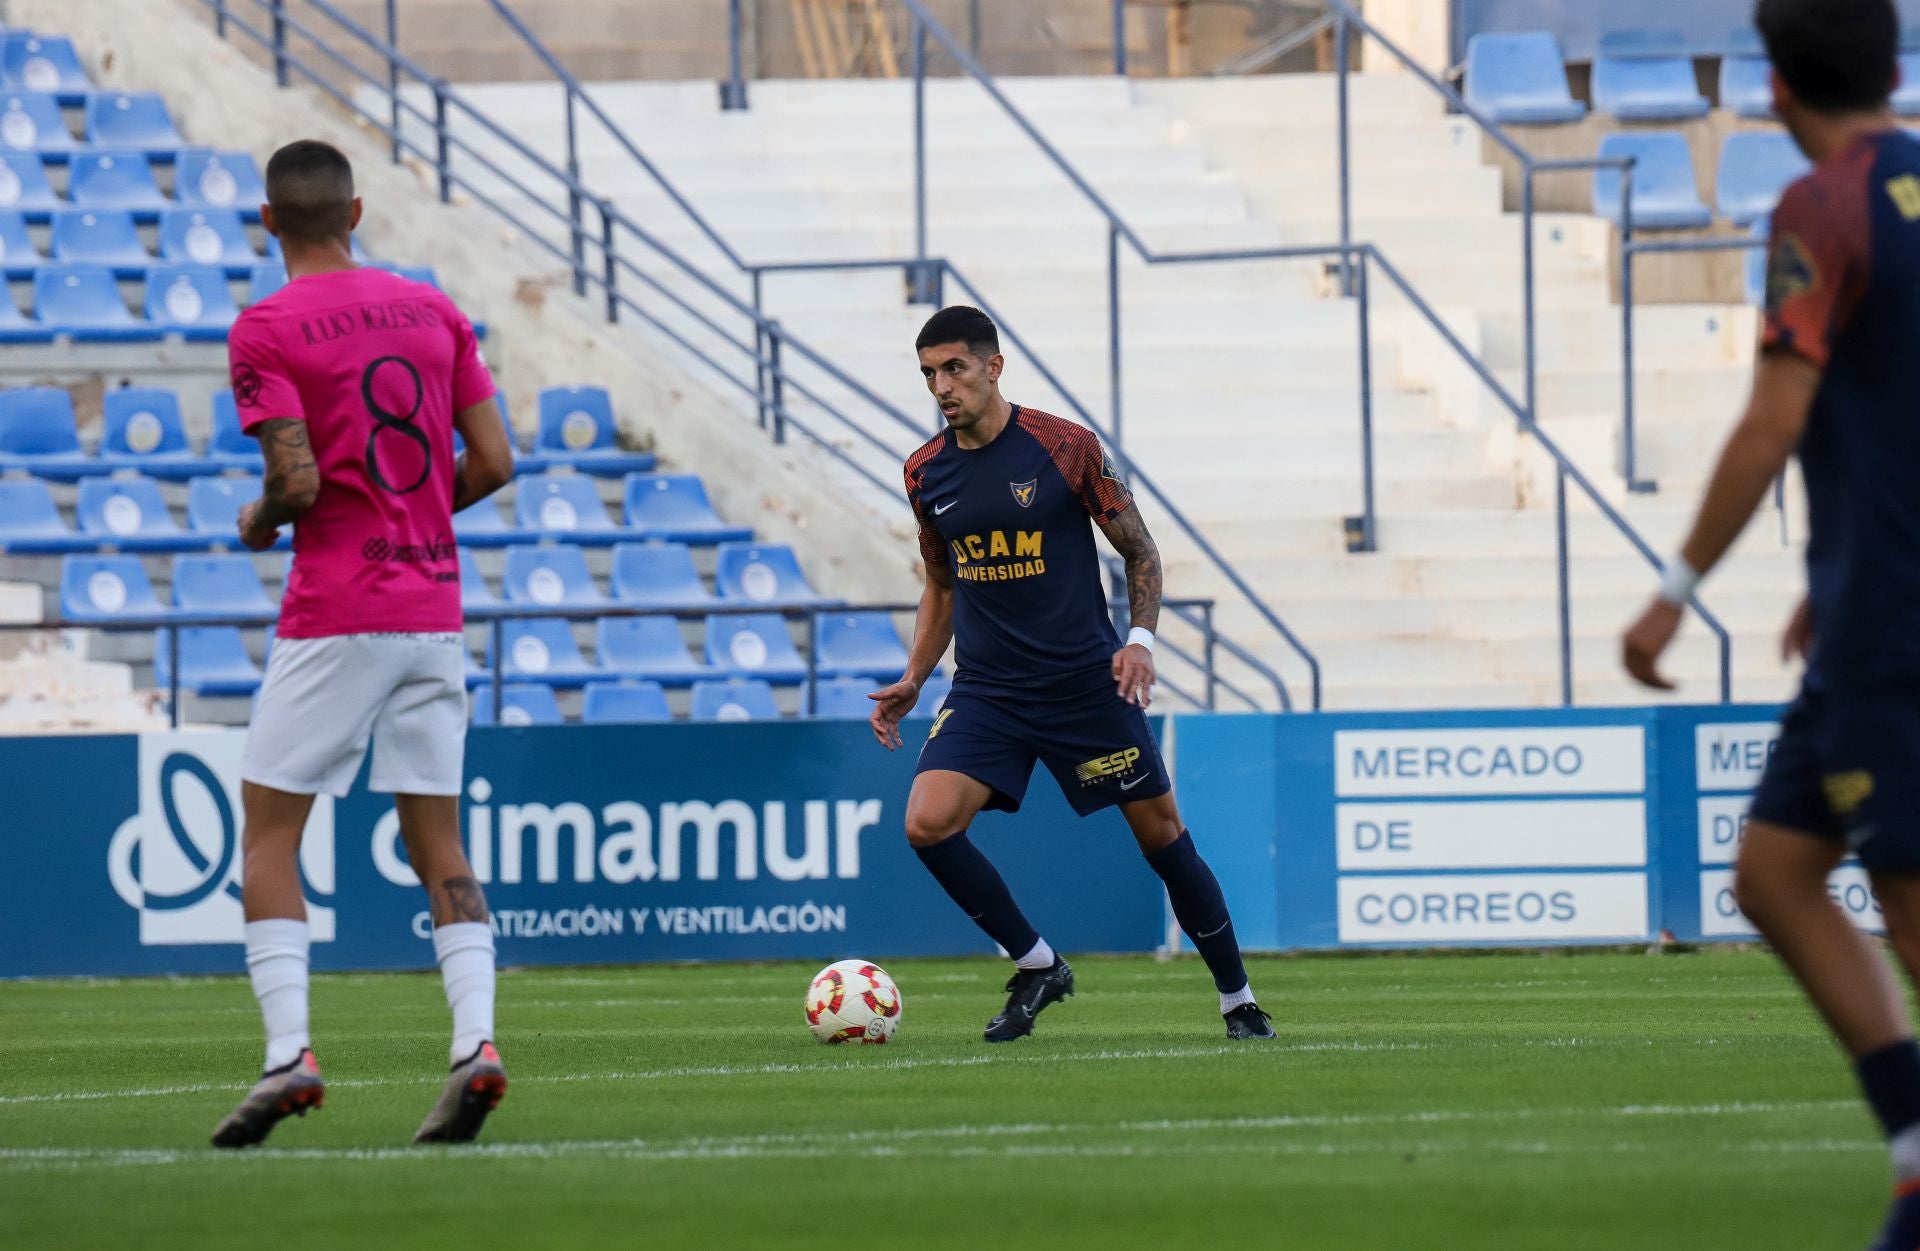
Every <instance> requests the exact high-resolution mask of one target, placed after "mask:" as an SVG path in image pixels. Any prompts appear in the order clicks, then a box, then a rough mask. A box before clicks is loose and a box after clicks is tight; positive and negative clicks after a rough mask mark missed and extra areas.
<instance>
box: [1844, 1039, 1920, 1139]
mask: <svg viewBox="0 0 1920 1251" xmlns="http://www.w3.org/2000/svg"><path fill="white" fill-rule="evenodd" d="M1854 1071H1855V1072H1857V1073H1858V1074H1859V1075H1860V1089H1861V1090H1862V1091H1863V1092H1865V1094H1866V1096H1867V1103H1868V1104H1869V1105H1870V1106H1871V1107H1872V1108H1873V1114H1874V1115H1875V1116H1877V1117H1879V1118H1880V1128H1882V1129H1883V1130H1885V1131H1886V1134H1887V1137H1889V1138H1892V1137H1894V1136H1895V1135H1897V1134H1899V1133H1900V1132H1901V1131H1902V1130H1907V1129H1911V1128H1913V1126H1915V1125H1920V1045H1916V1044H1915V1043H1914V1041H1913V1039H1911V1038H1908V1039H1903V1040H1902V1041H1900V1042H1897V1043H1894V1044H1892V1045H1891V1046H1887V1047H1882V1048H1880V1050H1878V1051H1874V1052H1869V1053H1868V1054H1866V1055H1863V1056H1861V1057H1860V1058H1859V1059H1858V1060H1856V1061H1854Z"/></svg>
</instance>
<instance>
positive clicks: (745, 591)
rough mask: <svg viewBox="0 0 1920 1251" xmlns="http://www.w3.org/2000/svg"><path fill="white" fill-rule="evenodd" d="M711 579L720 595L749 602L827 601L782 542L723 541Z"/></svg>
mask: <svg viewBox="0 0 1920 1251" xmlns="http://www.w3.org/2000/svg"><path fill="white" fill-rule="evenodd" d="M713 582H714V586H715V588H716V589H718V591H719V593H720V598H721V599H723V600H729V601H732V602H735V603H748V604H829V603H836V602H838V601H835V600H830V599H828V598H827V597H825V596H823V595H821V594H819V593H818V592H816V591H815V590H814V589H813V588H812V587H811V586H809V585H808V584H807V575H806V574H804V573H802V572H800V559H799V557H797V556H795V555H794V554H793V549H792V548H791V547H788V546H787V545H786V544H785V543H722V544H721V545H720V550H719V551H718V552H717V553H716V554H715V557H714V570H713Z"/></svg>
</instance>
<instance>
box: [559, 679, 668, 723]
mask: <svg viewBox="0 0 1920 1251" xmlns="http://www.w3.org/2000/svg"><path fill="white" fill-rule="evenodd" d="M580 719H581V720H582V721H584V722H586V723H587V724H588V725H652V724H655V723H658V722H662V721H671V720H673V712H672V710H670V709H669V708H668V707H667V693H666V692H665V691H664V690H662V689H660V684H659V683H658V682H595V683H594V684H593V685H592V686H589V687H588V688H587V696H586V702H585V704H584V706H583V707H582V708H581V710H580Z"/></svg>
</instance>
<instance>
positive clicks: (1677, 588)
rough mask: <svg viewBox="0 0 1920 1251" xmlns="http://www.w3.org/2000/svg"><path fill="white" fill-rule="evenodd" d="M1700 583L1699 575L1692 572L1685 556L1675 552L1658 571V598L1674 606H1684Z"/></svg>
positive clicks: (1691, 567)
mask: <svg viewBox="0 0 1920 1251" xmlns="http://www.w3.org/2000/svg"><path fill="white" fill-rule="evenodd" d="M1699 585H1700V575H1699V574H1698V573H1695V572H1694V569H1693V566H1692V565H1689V564H1688V563H1687V558H1686V557H1685V556H1682V555H1681V554H1680V553H1679V552H1675V553H1674V554H1673V556H1672V558H1671V559H1669V560H1668V561H1667V563H1666V566H1665V568H1663V569H1662V570H1661V571H1660V598H1661V600H1662V601H1663V602H1665V603H1668V604H1671V605H1673V606H1674V607H1675V608H1684V607H1686V605H1687V601H1688V600H1690V599H1692V598H1693V592H1694V589H1695V588H1696V587H1698V586H1699Z"/></svg>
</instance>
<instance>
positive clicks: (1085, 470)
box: [1020, 408, 1133, 525]
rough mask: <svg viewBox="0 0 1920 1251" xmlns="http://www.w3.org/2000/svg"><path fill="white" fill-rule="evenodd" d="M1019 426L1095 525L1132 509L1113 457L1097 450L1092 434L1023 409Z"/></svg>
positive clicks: (1089, 431)
mask: <svg viewBox="0 0 1920 1251" xmlns="http://www.w3.org/2000/svg"><path fill="white" fill-rule="evenodd" d="M1020 424H1021V426H1022V427H1024V428H1025V429H1026V431H1027V432H1028V433H1029V434H1031V435H1033V436H1034V437H1035V438H1037V439H1039V440H1040V442H1041V443H1043V444H1045V445H1046V448H1047V452H1048V454H1049V455H1050V456H1052V458H1053V463H1054V467H1055V468H1057V469H1058V470H1059V471H1060V476H1061V477H1063V478H1065V479H1066V480H1067V485H1068V486H1070V487H1072V488H1073V491H1074V494H1075V495H1077V496H1078V497H1079V499H1080V506H1081V507H1082V508H1084V509H1086V510H1087V516H1089V517H1091V518H1093V519H1094V521H1095V522H1097V523H1099V524H1101V525H1105V524H1106V523H1107V522H1109V521H1112V520H1113V519H1114V518H1115V517H1118V516H1119V515H1120V514H1121V513H1124V512H1126V511H1127V509H1129V508H1131V507H1132V506H1133V492H1131V491H1129V490H1128V489H1127V484H1126V483H1124V482H1122V481H1121V480H1120V471H1119V470H1118V469H1117V468H1115V467H1114V463H1113V457H1111V456H1109V455H1108V454H1107V451H1106V449H1105V448H1103V447H1101V446H1100V438H1099V436H1098V435H1096V434H1094V432H1093V431H1091V430H1089V429H1087V428H1086V427H1085V426H1079V425H1075V424H1074V423H1073V422H1070V421H1066V420H1064V419H1062V418H1059V417H1055V416H1053V415H1052V414H1050V413H1038V412H1034V411H1033V410H1032V409H1025V408H1023V409H1021V410H1020Z"/></svg>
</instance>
